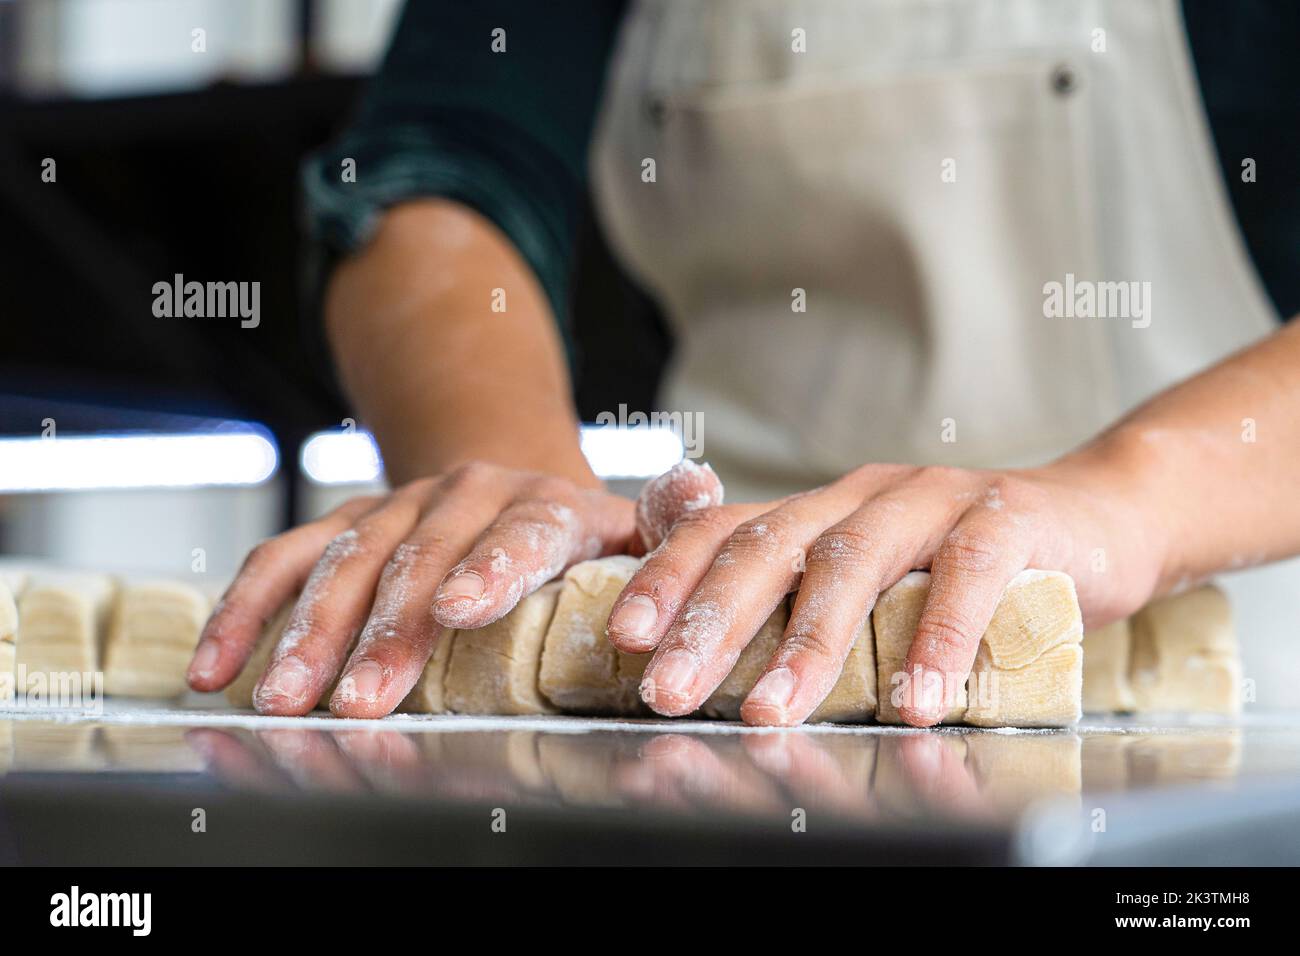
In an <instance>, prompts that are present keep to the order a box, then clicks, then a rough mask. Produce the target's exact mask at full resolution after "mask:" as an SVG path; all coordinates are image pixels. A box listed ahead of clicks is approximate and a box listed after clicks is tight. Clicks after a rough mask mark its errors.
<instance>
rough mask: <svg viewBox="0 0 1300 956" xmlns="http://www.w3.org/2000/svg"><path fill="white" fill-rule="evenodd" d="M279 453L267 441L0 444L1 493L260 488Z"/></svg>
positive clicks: (197, 437)
mask: <svg viewBox="0 0 1300 956" xmlns="http://www.w3.org/2000/svg"><path fill="white" fill-rule="evenodd" d="M278 463H279V451H278V450H277V448H276V446H275V442H274V441H273V440H272V439H271V437H270V436H269V435H267V434H265V433H262V432H258V431H252V430H249V431H241V432H226V433H214V434H207V433H198V434H182V435H136V434H132V435H94V436H82V435H75V436H68V437H66V438H0V492H23V491H27V492H34V491H86V490H97V489H111V488H192V487H203V486H210V485H256V484H261V483H262V482H264V481H266V480H267V479H268V478H270V477H271V476H272V475H274V474H275V472H276V468H277V466H278Z"/></svg>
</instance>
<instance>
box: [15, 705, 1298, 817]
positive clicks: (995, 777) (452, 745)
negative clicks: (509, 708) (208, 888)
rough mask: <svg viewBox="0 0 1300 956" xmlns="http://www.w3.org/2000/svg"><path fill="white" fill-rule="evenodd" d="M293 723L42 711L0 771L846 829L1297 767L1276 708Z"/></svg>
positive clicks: (23, 723) (1291, 771)
mask: <svg viewBox="0 0 1300 956" xmlns="http://www.w3.org/2000/svg"><path fill="white" fill-rule="evenodd" d="M322 723H323V722H322V721H316V722H314V723H313V724H311V725H309V726H303V727H302V728H301V729H299V728H297V727H294V726H285V725H284V724H283V723H280V724H273V725H271V726H268V727H267V728H266V729H260V728H257V727H256V726H222V725H216V726H213V725H204V724H203V723H202V722H196V723H194V724H186V723H174V724H166V725H153V724H146V723H132V722H119V723H114V722H95V721H75V722H59V721H52V720H40V719H29V718H24V719H6V718H4V717H0V773H7V774H14V775H16V774H28V773H41V774H48V773H58V772H76V773H86V772H94V773H99V774H115V773H137V774H138V773H146V774H153V775H163V777H164V779H165V778H166V777H167V776H168V775H177V776H178V778H179V777H180V776H181V775H190V777H191V778H192V779H193V775H204V776H200V777H198V778H197V779H198V781H199V782H203V783H215V784H217V785H219V786H222V787H223V788H228V789H236V790H240V791H254V792H267V791H275V792H286V791H300V792H304V793H326V794H328V793H349V794H358V793H359V794H368V795H373V796H376V797H379V796H383V795H391V796H397V797H406V798H414V799H421V800H438V801H444V802H455V803H465V802H468V803H490V804H492V805H503V804H507V803H509V804H513V805H530V806H554V807H606V808H608V807H614V808H630V809H636V808H640V807H646V808H652V809H655V810H659V811H664V812H669V813H673V814H687V815H690V814H698V813H719V812H721V813H727V814H729V815H742V816H760V817H768V818H770V817H774V816H780V817H783V818H790V817H791V815H792V813H796V812H797V811H803V812H813V811H820V812H824V813H828V814H831V815H834V816H835V817H837V818H841V819H843V820H845V821H849V822H858V823H863V824H868V825H870V824H874V823H888V822H892V821H899V820H917V819H924V818H929V817H939V818H947V819H956V820H960V821H965V822H981V821H985V822H996V821H999V820H1007V819H1010V818H1014V817H1017V816H1019V815H1020V814H1021V813H1022V812H1023V811H1024V810H1025V809H1026V808H1027V807H1029V805H1030V804H1035V803H1038V802H1040V801H1043V800H1047V799H1048V798H1052V800H1053V802H1054V803H1056V804H1058V805H1060V804H1065V805H1075V806H1079V805H1080V801H1081V798H1082V795H1083V794H1097V793H1114V792H1123V791H1133V790H1142V791H1149V790H1151V789H1154V788H1160V787H1167V786H1168V787H1172V786H1178V785H1195V786H1198V787H1207V786H1208V787H1212V788H1232V787H1233V786H1235V785H1237V784H1238V783H1239V782H1241V781H1243V780H1246V779H1250V780H1257V779H1259V778H1278V777H1283V778H1286V777H1289V778H1293V779H1294V778H1297V777H1300V724H1297V723H1296V722H1295V721H1293V720H1292V721H1287V720H1279V721H1271V722H1270V721H1265V722H1262V723H1251V722H1243V723H1240V724H1233V725H1220V726H1215V725H1211V726H1182V727H1177V726H1173V727H1168V728H1160V729H1153V728H1150V727H1139V726H1136V725H1133V726H1125V725H1124V724H1122V723H1116V722H1111V723H1109V724H1106V725H1084V726H1081V727H1079V728H1076V729H1074V730H1070V731H1057V732H1041V733H999V732H995V731H994V732H990V731H981V730H975V729H967V728H950V729H943V730H940V731H937V732H928V733H927V732H907V731H903V730H900V729H898V728H859V729H858V730H857V731H856V732H844V733H825V732H819V731H816V730H790V731H781V732H770V733H703V732H683V731H681V730H679V729H678V727H676V726H672V725H665V724H662V723H651V722H647V723H646V725H645V726H644V727H639V726H628V725H626V724H621V725H619V726H620V729H617V730H606V729H601V725H600V724H599V723H598V722H593V723H591V724H589V725H587V729H585V730H575V729H574V728H573V727H572V725H571V724H565V725H557V730H555V731H550V730H546V729H538V727H537V724H538V722H537V721H528V722H525V723H523V724H522V726H521V728H520V729H510V725H509V722H508V721H506V722H501V721H499V722H498V726H495V727H493V729H487V730H477V729H464V727H463V726H460V725H447V727H448V729H446V730H440V729H437V728H438V725H437V724H436V723H432V722H424V723H420V724H404V725H402V727H401V729H388V728H387V726H386V725H385V724H382V723H380V724H371V725H368V726H362V727H355V726H347V725H344V726H340V727H339V729H329V728H327V727H322Z"/></svg>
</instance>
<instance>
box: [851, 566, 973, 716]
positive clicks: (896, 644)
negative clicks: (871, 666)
mask: <svg viewBox="0 0 1300 956" xmlns="http://www.w3.org/2000/svg"><path fill="white" fill-rule="evenodd" d="M929 593H930V573H929V572H928V571H913V572H912V573H911V574H908V575H906V576H905V577H904V578H903V579H902V580H901V581H899V582H898V583H897V584H895V585H894V586H893V587H891V588H889V589H888V590H886V591H885V592H884V593H882V594H881V595H880V597H879V598H877V599H876V607H875V609H874V610H873V611H872V612H871V623H872V627H873V629H874V631H875V638H876V720H878V721H879V722H880V723H882V724H901V723H902V722H903V718H902V717H901V716H899V713H898V705H899V704H900V703H902V702H903V701H904V700H906V694H907V693H908V692H909V688H910V684H911V681H910V679H909V675H908V674H907V652H908V650H909V649H910V648H911V646H912V638H913V637H914V636H915V635H916V625H917V624H918V623H919V622H920V620H921V611H922V609H924V607H925V599H926V597H927V596H928V595H929ZM951 683H952V686H949V687H947V688H946V690H947V692H948V695H949V698H950V701H949V708H948V713H947V714H946V715H945V716H944V719H943V723H945V724H952V723H957V722H958V721H960V720H961V717H962V714H964V713H965V712H966V685H965V683H963V682H951Z"/></svg>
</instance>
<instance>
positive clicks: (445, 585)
mask: <svg viewBox="0 0 1300 956" xmlns="http://www.w3.org/2000/svg"><path fill="white" fill-rule="evenodd" d="M484 587H485V586H484V583H483V576H482V575H480V574H476V573H475V572H473V571H462V572H461V573H460V574H457V575H456V576H455V577H451V578H448V579H447V580H446V581H443V582H442V587H440V588H438V593H437V594H436V595H435V596H434V599H433V600H434V601H435V602H438V601H453V600H458V599H460V598H469V599H470V600H473V601H477V600H478V599H479V598H481V597H482V596H483V591H484Z"/></svg>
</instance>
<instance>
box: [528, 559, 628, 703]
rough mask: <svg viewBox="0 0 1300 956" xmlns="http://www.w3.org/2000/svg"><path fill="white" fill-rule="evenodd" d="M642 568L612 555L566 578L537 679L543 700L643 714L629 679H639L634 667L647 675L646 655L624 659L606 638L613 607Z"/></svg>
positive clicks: (571, 570) (573, 570) (586, 564)
mask: <svg viewBox="0 0 1300 956" xmlns="http://www.w3.org/2000/svg"><path fill="white" fill-rule="evenodd" d="M640 566H641V562H640V561H639V560H638V559H637V558H633V557H629V556H627V555H615V556H613V557H608V558H597V559H596V560H594V561H583V562H581V563H579V564H575V565H574V566H573V567H571V568H569V570H568V571H567V572H565V575H564V579H563V588H562V589H561V591H560V597H559V600H558V601H557V602H556V605H555V616H554V617H553V618H552V619H551V626H550V628H549V629H548V630H547V632H546V642H545V645H544V647H543V649H542V666H541V672H540V675H539V677H538V686H539V687H540V688H541V692H542V694H543V695H545V697H546V698H547V699H548V700H549V701H550V702H551V703H552V704H554V705H555V706H556V707H558V708H560V709H561V710H563V711H566V712H570V713H577V714H613V715H620V714H622V715H626V714H637V713H643V712H644V710H645V708H644V705H643V704H642V703H641V697H640V693H639V687H638V685H639V683H640V679H639V676H638V677H635V678H634V677H633V675H634V674H638V673H639V672H638V670H637V668H638V666H639V667H640V669H641V670H642V671H643V670H644V669H645V665H646V664H647V663H648V657H649V655H646V654H622V653H621V652H620V651H618V650H617V649H616V648H615V647H614V645H613V644H611V643H610V642H609V638H608V637H606V636H605V623H606V622H607V621H608V620H609V612H610V611H611V610H612V609H613V607H614V601H615V600H616V599H617V598H618V595H619V593H620V592H621V591H622V590H623V588H624V586H626V584H627V582H628V581H630V580H631V579H632V575H633V574H634V573H635V572H636V569H637V568H639V567H640ZM620 658H634V660H626V661H621V660H620ZM620 664H622V668H621V669H620Z"/></svg>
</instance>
